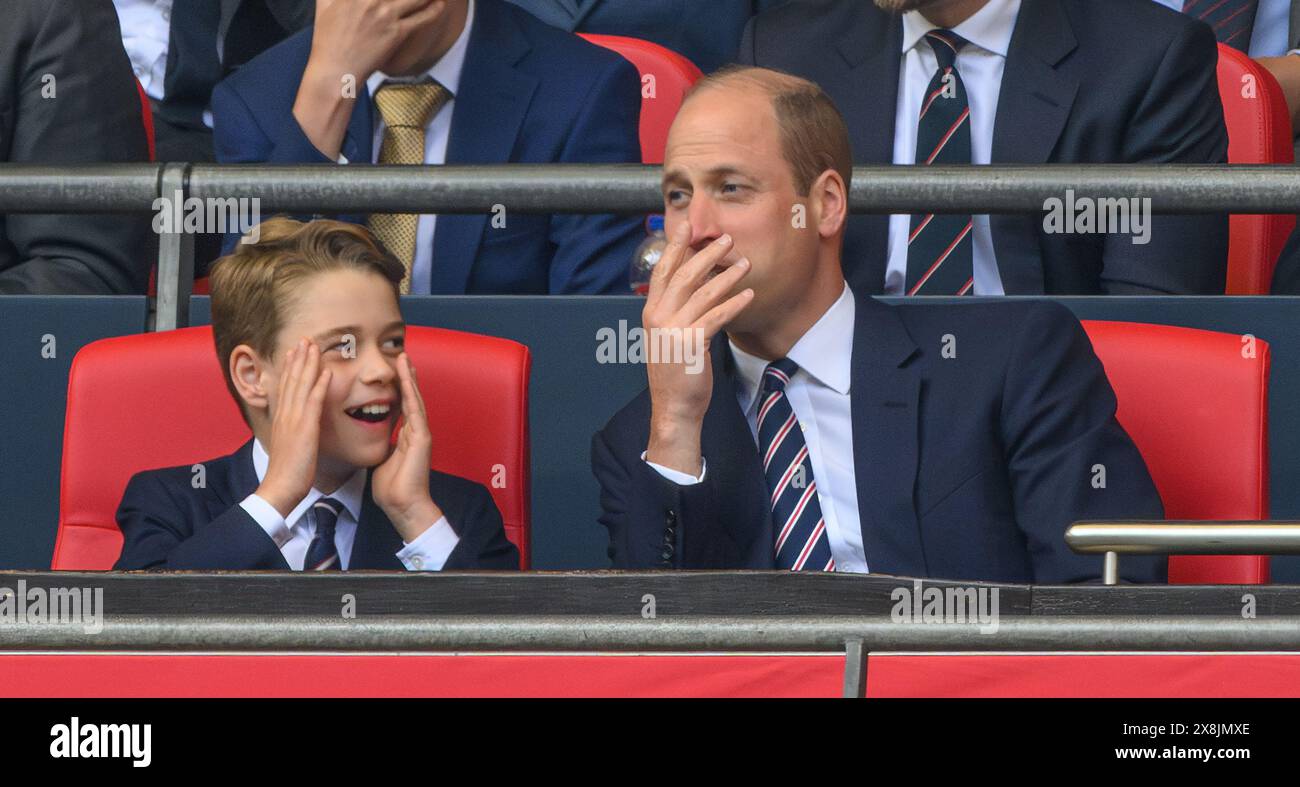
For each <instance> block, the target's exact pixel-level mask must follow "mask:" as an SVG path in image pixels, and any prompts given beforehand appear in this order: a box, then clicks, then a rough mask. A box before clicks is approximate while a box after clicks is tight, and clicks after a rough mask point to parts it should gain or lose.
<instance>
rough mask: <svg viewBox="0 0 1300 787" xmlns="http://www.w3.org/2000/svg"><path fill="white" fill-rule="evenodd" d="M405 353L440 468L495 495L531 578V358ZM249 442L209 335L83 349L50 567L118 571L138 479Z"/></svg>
mask: <svg viewBox="0 0 1300 787" xmlns="http://www.w3.org/2000/svg"><path fill="white" fill-rule="evenodd" d="M407 351H408V352H409V353H410V355H411V359H412V361H413V362H414V364H415V367H416V368H417V369H419V370H420V393H421V395H422V396H423V397H424V400H425V405H426V407H427V410H428V412H429V420H430V423H429V426H430V429H431V431H432V432H433V459H432V464H433V467H434V468H435V469H438V470H441V471H444V472H447V473H453V474H455V475H459V476H462V477H465V478H469V479H472V480H474V481H478V482H479V483H481V484H483V485H484V486H486V487H487V488H488V489H489V490H491V492H492V497H493V499H494V500H495V501H496V504H497V507H498V508H499V509H500V510H501V515H502V517H503V519H504V520H505V526H506V535H507V536H508V537H509V538H510V540H511V541H512V542H513V543H514V544H515V545H516V546H518V547H519V552H520V555H521V557H522V564H523V565H522V566H521V567H522V568H527V567H528V558H529V528H528V522H529V514H528V511H529V449H528V374H529V369H530V367H531V355H530V353H529V351H528V348H527V347H525V346H523V345H521V344H518V343H516V342H512V341H509V340H506V339H498V338H494V337H490V336H479V335H477V334H472V333H462V332H460V331H450V330H445V329H441V328H426V327H420V326H411V327H409V328H407ZM250 436H251V435H250V433H249V430H248V427H247V426H246V425H245V424H244V421H243V419H242V418H241V417H240V415H239V410H238V408H237V407H236V406H235V403H234V401H233V400H232V399H231V396H230V393H229V392H228V391H227V389H226V384H225V380H224V377H223V376H222V374H221V368H220V364H219V363H218V362H217V358H216V353H215V351H214V350H213V343H212V329H211V328H209V327H202V328H182V329H180V330H176V331H167V332H164V333H149V334H141V335H136V336H123V337H118V338H113V339H102V340H100V341H97V342H93V343H91V344H89V345H87V346H86V347H84V348H82V350H81V351H80V352H79V353H77V356H76V358H74V359H73V362H72V370H71V373H70V375H69V378H68V407H67V418H66V421H65V424H64V435H63V472H62V479H61V481H60V488H59V532H58V538H57V540H56V541H55V544H54V559H53V561H52V565H51V568H54V569H56V570H58V569H62V570H75V571H94V570H107V569H109V568H111V567H112V565H113V563H114V562H115V561H116V560H117V556H118V553H119V552H120V551H121V547H122V534H121V532H120V531H119V530H118V528H117V523H116V521H115V519H114V514H115V512H116V511H117V506H118V503H119V502H120V500H121V497H122V492H123V490H125V489H126V483H127V481H128V480H130V478H131V476H132V475H133V474H135V473H137V472H139V471H141V470H147V469H151V468H157V467H168V466H174V465H182V464H187V463H190V462H196V461H202V460H205V459H211V458H214V457H217V456H221V455H224V454H228V453H230V452H232V451H234V450H235V449H236V448H238V447H239V446H240V445H241V444H242V443H243V442H244V441H246V440H247V439H248V438H249V437H250ZM494 481H495V482H496V483H494Z"/></svg>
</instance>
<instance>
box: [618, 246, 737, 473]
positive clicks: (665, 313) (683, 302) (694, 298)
mask: <svg viewBox="0 0 1300 787" xmlns="http://www.w3.org/2000/svg"><path fill="white" fill-rule="evenodd" d="M690 237H691V228H690V225H689V224H688V223H687V222H682V223H681V224H680V225H679V226H678V227H677V231H676V232H674V233H673V237H672V242H671V243H669V244H668V246H667V248H665V249H664V253H663V256H662V257H660V258H659V264H658V265H656V266H655V269H654V272H653V273H652V274H651V276H650V293H649V295H648V296H647V297H646V304H645V308H644V309H642V311H641V322H642V325H643V327H644V329H645V334H646V336H645V341H646V345H647V347H658V346H662V345H660V341H659V337H660V336H663V335H667V336H670V337H673V340H674V341H682V342H691V343H693V344H694V346H695V347H696V348H699V349H700V350H701V351H706V350H707V348H708V346H709V342H710V341H711V340H712V339H713V337H714V335H715V334H717V333H718V331H720V330H722V327H723V326H724V325H726V324H727V323H729V322H731V320H732V319H734V318H735V316H736V315H737V314H739V313H740V311H741V310H742V309H744V308H745V307H746V306H748V305H749V303H750V301H751V300H752V299H753V297H754V292H753V290H749V289H746V290H742V291H741V292H739V293H736V294H735V295H732V296H731V297H727V295H728V293H730V292H731V291H732V290H733V289H734V288H735V286H736V285H737V284H738V283H739V282H740V280H741V279H742V278H744V276H745V274H747V273H748V272H749V260H747V259H745V258H743V257H742V258H741V259H739V260H737V261H736V262H735V263H733V264H732V265H730V266H728V267H727V268H726V269H725V270H723V271H722V272H721V273H718V274H717V275H716V276H714V277H712V278H709V274H710V273H712V272H713V270H714V268H715V267H718V266H722V265H724V264H725V258H726V256H727V254H728V253H730V252H731V250H732V239H731V237H730V236H728V235H723V236H722V237H720V238H718V239H717V240H716V241H714V242H713V243H711V244H709V245H708V246H707V247H705V248H704V249H701V250H700V252H699V253H697V254H695V255H694V256H692V257H691V258H690V259H689V260H688V259H686V255H687V253H688V252H689V250H690V249H689V244H690ZM664 331H667V332H668V333H667V334H664ZM686 349H687V348H686V347H682V348H681V350H682V351H681V352H677V351H676V348H674V352H673V353H671V354H670V355H669V357H667V358H664V357H657V356H660V355H661V354H657V353H651V354H650V355H649V358H648V360H647V363H646V374H647V376H648V377H649V381H650V444H649V446H648V447H647V448H646V459H647V460H649V461H651V462H654V463H655V464H659V465H663V466H664V467H669V468H672V469H674V470H679V471H681V472H684V473H687V474H689V475H695V476H698V475H699V474H700V471H701V469H702V465H703V461H702V459H701V454H700V429H701V427H702V425H703V423H704V413H705V411H706V410H708V408H709V399H710V397H711V396H712V395H713V369H712V366H711V364H710V363H709V359H708V358H707V357H706V358H704V359H703V369H702V370H701V369H696V370H694V371H695V372H697V373H692V370H691V369H690V368H689V364H687V363H686V360H687V359H688V358H689V357H690V356H689V355H688V353H687V352H686Z"/></svg>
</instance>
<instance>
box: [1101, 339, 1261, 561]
mask: <svg viewBox="0 0 1300 787" xmlns="http://www.w3.org/2000/svg"><path fill="white" fill-rule="evenodd" d="M1083 327H1084V329H1085V330H1086V331H1087V332H1088V337H1089V338H1090V339H1091V340H1092V346H1093V349H1095V350H1096V352H1097V356H1098V357H1099V358H1101V362H1102V364H1103V365H1104V366H1105V367H1106V376H1107V377H1108V378H1109V379H1110V384H1111V387H1112V388H1114V389H1115V397H1116V399H1117V400H1118V402H1119V409H1118V413H1117V417H1118V418H1119V422H1120V424H1121V425H1123V427H1124V429H1125V431H1127V432H1128V434H1129V436H1130V437H1132V438H1133V442H1134V443H1135V444H1136V445H1137V447H1138V450H1139V451H1141V452H1142V458H1143V459H1145V460H1146V464H1147V468H1148V469H1149V470H1150V471H1151V477H1152V479H1153V480H1154V481H1155V484H1156V488H1157V489H1158V490H1159V491H1160V497H1161V499H1162V500H1163V501H1164V504H1165V516H1166V517H1167V518H1168V519H1229V520H1234V519H1267V518H1268V376H1269V347H1268V344H1267V343H1266V342H1264V341H1262V340H1258V339H1253V338H1251V337H1242V336H1240V335H1237V334H1229V333H1217V332H1214V331H1203V330H1198V329H1194V328H1178V327H1173V326H1168V325H1147V324H1143V323H1131V322H1097V321H1090V320H1085V321H1084V323H1083ZM1120 565H1121V566H1123V560H1121V561H1120ZM1169 582H1170V583H1172V584H1260V583H1265V582H1268V557H1267V556H1262V555H1230V556H1220V555H1180V556H1171V557H1170V558H1169Z"/></svg>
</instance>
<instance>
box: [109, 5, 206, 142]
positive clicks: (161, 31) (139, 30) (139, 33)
mask: <svg viewBox="0 0 1300 787" xmlns="http://www.w3.org/2000/svg"><path fill="white" fill-rule="evenodd" d="M113 5H114V7H116V9H117V22H118V26H119V27H121V28H122V47H123V48H124V49H126V56H127V57H128V58H129V59H130V60H131V70H133V71H135V78H136V79H138V80H140V85H141V87H143V88H144V92H145V94H146V95H148V96H149V97H150V98H152V99H153V100H155V101H162V100H163V98H164V97H165V96H166V93H167V88H166V82H167V43H168V42H169V41H170V40H171V29H172V0H113ZM212 45H213V46H214V47H215V46H217V42H216V41H213V42H212ZM203 124H204V125H205V126H207V127H208V128H212V110H211V109H205V110H203Z"/></svg>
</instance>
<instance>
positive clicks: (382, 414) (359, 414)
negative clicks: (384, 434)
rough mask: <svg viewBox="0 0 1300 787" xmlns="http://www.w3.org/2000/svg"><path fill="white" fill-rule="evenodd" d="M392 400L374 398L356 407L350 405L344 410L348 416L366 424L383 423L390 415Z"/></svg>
mask: <svg viewBox="0 0 1300 787" xmlns="http://www.w3.org/2000/svg"><path fill="white" fill-rule="evenodd" d="M392 411H393V402H392V400H391V399H376V400H375V401H372V402H367V403H365V404H362V405H358V406H356V407H350V408H348V409H347V410H344V412H346V413H347V414H348V415H349V416H351V417H352V418H355V419H356V420H358V421H364V422H365V423H368V424H378V423H383V422H384V421H387V420H388V417H389V416H390V415H392Z"/></svg>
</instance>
